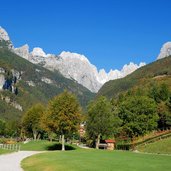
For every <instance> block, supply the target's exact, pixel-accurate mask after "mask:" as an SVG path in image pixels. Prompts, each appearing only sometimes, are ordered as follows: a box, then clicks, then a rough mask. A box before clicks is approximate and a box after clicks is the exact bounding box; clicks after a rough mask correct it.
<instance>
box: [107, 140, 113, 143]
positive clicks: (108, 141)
mask: <svg viewBox="0 0 171 171" xmlns="http://www.w3.org/2000/svg"><path fill="white" fill-rule="evenodd" d="M105 142H106V143H115V140H105Z"/></svg>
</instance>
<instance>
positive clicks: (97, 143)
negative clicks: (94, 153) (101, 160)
mask: <svg viewBox="0 0 171 171" xmlns="http://www.w3.org/2000/svg"><path fill="white" fill-rule="evenodd" d="M99 144H100V134H99V135H98V136H97V140H96V149H99Z"/></svg>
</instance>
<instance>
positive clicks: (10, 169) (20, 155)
mask: <svg viewBox="0 0 171 171" xmlns="http://www.w3.org/2000/svg"><path fill="white" fill-rule="evenodd" d="M37 153H40V152H38V151H19V152H15V153H10V154H4V155H0V171H23V169H22V168H21V166H20V163H21V160H23V159H24V158H26V157H28V156H31V155H33V154H37Z"/></svg>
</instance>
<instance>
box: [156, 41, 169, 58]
mask: <svg viewBox="0 0 171 171" xmlns="http://www.w3.org/2000/svg"><path fill="white" fill-rule="evenodd" d="M170 55H171V42H166V43H165V44H163V46H162V48H161V50H160V54H159V55H158V57H157V59H162V58H165V57H167V56H170Z"/></svg>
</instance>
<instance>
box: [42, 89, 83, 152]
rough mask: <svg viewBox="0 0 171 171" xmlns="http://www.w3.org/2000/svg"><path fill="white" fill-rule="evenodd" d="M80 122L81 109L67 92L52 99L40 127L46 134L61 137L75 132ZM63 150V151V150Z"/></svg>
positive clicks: (74, 98) (73, 97)
mask: <svg viewBox="0 0 171 171" xmlns="http://www.w3.org/2000/svg"><path fill="white" fill-rule="evenodd" d="M80 121H81V108H80V105H79V103H78V101H77V99H76V97H75V96H74V95H73V94H71V93H70V92H68V91H64V93H61V94H60V95H58V96H56V97H54V98H53V99H52V100H51V101H50V102H49V105H48V109H47V112H46V113H45V114H44V116H43V118H42V127H43V128H44V130H46V131H47V132H54V133H57V134H59V135H62V136H63V141H62V144H63V148H64V135H65V136H66V135H69V134H72V133H74V132H77V130H78V127H79V124H80ZM63 150H64V149H63Z"/></svg>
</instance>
